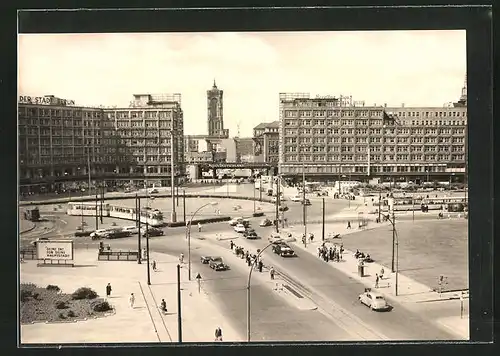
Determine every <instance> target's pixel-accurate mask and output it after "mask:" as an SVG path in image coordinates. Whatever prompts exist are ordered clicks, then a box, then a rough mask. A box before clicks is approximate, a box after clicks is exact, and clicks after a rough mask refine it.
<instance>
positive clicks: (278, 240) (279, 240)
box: [268, 233, 283, 244]
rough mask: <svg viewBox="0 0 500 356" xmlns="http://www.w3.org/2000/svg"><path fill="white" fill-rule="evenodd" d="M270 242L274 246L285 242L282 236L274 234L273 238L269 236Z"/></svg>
mask: <svg viewBox="0 0 500 356" xmlns="http://www.w3.org/2000/svg"><path fill="white" fill-rule="evenodd" d="M268 241H269V242H270V243H273V244H279V243H282V242H283V238H282V237H281V235H280V234H277V233H273V234H271V236H269V238H268Z"/></svg>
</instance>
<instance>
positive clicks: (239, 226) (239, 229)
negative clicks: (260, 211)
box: [234, 224, 247, 233]
mask: <svg viewBox="0 0 500 356" xmlns="http://www.w3.org/2000/svg"><path fill="white" fill-rule="evenodd" d="M246 230H247V228H246V227H245V225H243V224H237V225H236V226H235V227H234V231H236V232H238V233H243V232H245V231H246Z"/></svg>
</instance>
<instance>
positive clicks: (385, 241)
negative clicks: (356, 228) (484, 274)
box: [343, 220, 469, 290]
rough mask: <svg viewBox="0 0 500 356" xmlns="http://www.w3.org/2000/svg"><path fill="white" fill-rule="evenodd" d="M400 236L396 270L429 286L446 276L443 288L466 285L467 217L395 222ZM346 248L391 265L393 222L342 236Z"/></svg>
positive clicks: (389, 266) (434, 284)
mask: <svg viewBox="0 0 500 356" xmlns="http://www.w3.org/2000/svg"><path fill="white" fill-rule="evenodd" d="M396 228H397V232H398V236H399V270H400V272H401V274H403V275H405V276H407V277H410V278H413V279H415V280H416V281H417V282H419V283H422V284H425V285H427V286H429V287H430V288H437V286H438V278H439V276H440V275H443V276H445V277H448V278H447V285H445V286H444V288H443V290H457V289H467V288H469V283H468V280H469V279H468V276H469V265H468V256H469V255H468V226H467V220H451V221H447V220H442V221H439V220H436V221H425V222H424V221H415V222H400V223H399V224H398V223H396ZM343 243H344V246H345V248H346V249H349V250H351V251H352V250H354V251H355V250H356V249H359V250H360V251H363V252H365V253H369V254H370V256H371V257H372V258H373V259H374V260H375V261H376V262H377V263H380V264H382V265H384V266H386V267H387V268H386V270H388V271H390V269H391V260H392V248H391V246H392V226H388V227H383V228H380V229H376V230H369V231H362V232H357V233H353V234H350V235H347V236H345V237H344V239H343Z"/></svg>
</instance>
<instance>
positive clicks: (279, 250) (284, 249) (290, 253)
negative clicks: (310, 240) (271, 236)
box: [273, 243, 297, 257]
mask: <svg viewBox="0 0 500 356" xmlns="http://www.w3.org/2000/svg"><path fill="white" fill-rule="evenodd" d="M273 252H274V253H275V254H277V255H279V256H281V257H295V256H297V255H296V254H295V251H294V250H293V249H292V248H291V247H290V246H288V245H287V244H286V243H279V244H276V245H274V246H273Z"/></svg>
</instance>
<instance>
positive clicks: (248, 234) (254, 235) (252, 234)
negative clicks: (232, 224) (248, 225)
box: [243, 229, 259, 240]
mask: <svg viewBox="0 0 500 356" xmlns="http://www.w3.org/2000/svg"><path fill="white" fill-rule="evenodd" d="M252 230H253V229H252ZM243 236H245V237H246V238H247V239H249V240H256V239H258V238H259V236H258V235H257V233H256V232H255V230H253V231H245V232H244V233H243Z"/></svg>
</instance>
